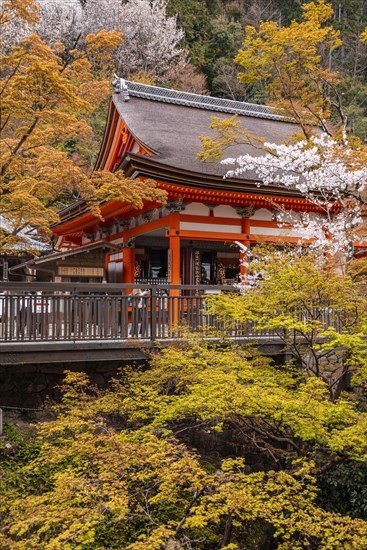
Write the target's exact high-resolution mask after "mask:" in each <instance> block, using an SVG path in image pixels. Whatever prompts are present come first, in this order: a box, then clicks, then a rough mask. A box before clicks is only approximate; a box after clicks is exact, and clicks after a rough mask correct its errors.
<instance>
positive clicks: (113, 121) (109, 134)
mask: <svg viewBox="0 0 367 550" xmlns="http://www.w3.org/2000/svg"><path fill="white" fill-rule="evenodd" d="M121 123H122V124H123V125H125V126H126V128H127V129H128V132H129V134H130V135H131V136H132V137H133V138H134V140H135V141H136V143H137V144H138V145H139V146H140V147H142V148H143V149H145V150H146V151H147V153H148V154H150V155H156V154H157V151H154V150H153V149H152V148H151V147H149V146H148V145H147V144H145V143H144V142H143V141H141V139H139V138H138V137H137V136H136V135H135V134H134V132H132V131H131V129H130V128H129V126H128V125H127V124H126V122H125V120H124V118H123V117H122V116H121V113H120V112H119V110H118V109H117V107H116V105H115V102H114V100H113V97H111V98H110V101H109V104H108V114H107V121H106V125H105V129H104V133H103V138H102V144H101V147H100V150H99V153H98V157H97V160H96V162H95V165H94V168H93V170H94V171H96V170H106V169H108V163H107V160H108V158H109V155H110V152H111V150H112V148H113V144H114V143H115V142H116V140H117V139H118V135H117V134H118V132H119V129H120V126H121ZM109 164H112V165H113V164H114V163H113V162H112V163H109ZM113 171H114V170H113Z"/></svg>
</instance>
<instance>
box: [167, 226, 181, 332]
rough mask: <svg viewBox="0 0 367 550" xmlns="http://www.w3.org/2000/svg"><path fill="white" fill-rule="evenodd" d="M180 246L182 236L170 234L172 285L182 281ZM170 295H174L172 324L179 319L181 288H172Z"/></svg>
mask: <svg viewBox="0 0 367 550" xmlns="http://www.w3.org/2000/svg"><path fill="white" fill-rule="evenodd" d="M180 248H181V242H180V237H179V236H178V235H177V236H176V235H173V236H170V238H169V255H170V262H171V280H170V283H171V284H172V285H179V284H180V282H181V281H180V261H181V258H180V252H181V250H180ZM169 295H170V296H171V297H172V300H173V304H172V305H173V308H172V324H173V325H176V324H177V323H178V319H179V311H178V306H179V304H178V302H179V298H178V297H179V295H180V290H179V289H172V290H170V292H169Z"/></svg>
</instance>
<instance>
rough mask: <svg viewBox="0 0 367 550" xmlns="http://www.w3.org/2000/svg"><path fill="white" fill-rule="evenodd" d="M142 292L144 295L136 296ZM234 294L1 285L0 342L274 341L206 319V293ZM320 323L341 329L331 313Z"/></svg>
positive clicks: (211, 289)
mask: <svg viewBox="0 0 367 550" xmlns="http://www.w3.org/2000/svg"><path fill="white" fill-rule="evenodd" d="M141 291H144V295H143V296H141V295H138V292H141ZM219 292H238V289H236V288H234V287H232V286H189V285H179V286H178V285H177V286H172V285H171V286H170V285H167V284H166V285H156V284H154V285H146V284H145V285H122V284H120V285H117V284H68V283H3V284H2V286H1V288H0V342H3V343H5V342H6V343H17V342H19V343H22V342H24V343H25V342H56V341H57V342H60V341H74V342H75V341H106V340H107V341H111V340H114V341H116V340H121V341H124V340H125V341H130V340H132V339H138V340H142V341H143V340H170V339H176V338H183V337H185V336H186V335H187V333H188V332H193V331H199V330H200V331H201V332H202V334H203V335H204V336H207V337H210V336H211V335H212V334H213V332H215V333H217V334H218V332H219V333H221V334H223V335H225V336H227V337H231V338H234V339H243V338H250V337H274V336H275V332H272V331H259V330H257V329H256V326H255V325H254V324H253V323H251V322H245V323H241V322H233V320H232V321H228V322H226V321H224V320H222V319H218V318H217V317H216V316H215V315H208V313H207V306H206V297H207V295H208V294H209V293H219ZM323 322H324V323H325V325H328V324H329V326H335V328H337V329H340V327H339V325H338V323H339V319H338V318H337V316H335V314H334V313H332V312H330V314H326V313H325V314H324V318H323Z"/></svg>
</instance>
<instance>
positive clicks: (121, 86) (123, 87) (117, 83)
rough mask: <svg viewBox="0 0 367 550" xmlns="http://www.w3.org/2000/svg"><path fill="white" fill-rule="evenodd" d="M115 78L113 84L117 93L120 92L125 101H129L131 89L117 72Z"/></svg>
mask: <svg viewBox="0 0 367 550" xmlns="http://www.w3.org/2000/svg"><path fill="white" fill-rule="evenodd" d="M113 76H114V77H115V79H114V80H113V81H112V86H113V87H114V90H115V94H120V95H121V96H122V99H123V100H124V101H129V99H130V96H129V90H128V87H127V84H126V80H125V79H124V78H120V77H119V76H117V74H114V75H113Z"/></svg>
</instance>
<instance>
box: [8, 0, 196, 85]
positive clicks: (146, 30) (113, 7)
mask: <svg viewBox="0 0 367 550" xmlns="http://www.w3.org/2000/svg"><path fill="white" fill-rule="evenodd" d="M0 2H1V0H0ZM38 3H39V5H40V19H39V22H38V24H37V25H36V26H35V27H32V26H29V25H26V24H24V22H23V21H20V20H14V21H12V22H10V23H9V24H8V25H7V26H6V28H5V29H4V30H3V36H2V41H3V42H4V45H5V46H4V47H5V49H9V48H10V47H11V46H12V45H14V44H16V43H17V42H19V40H21V39H23V38H25V37H26V36H27V35H29V34H31V33H32V32H36V33H38V34H39V35H40V36H41V38H42V39H43V40H44V41H45V42H46V43H47V44H49V45H52V44H54V43H55V42H62V43H63V44H64V45H65V47H66V49H67V50H68V49H73V48H75V47H79V48H83V47H84V40H85V37H86V36H87V35H88V34H90V33H96V32H99V31H100V30H102V29H105V30H107V31H110V30H118V31H121V32H122V33H123V38H124V40H123V43H122V44H121V46H119V47H118V49H117V51H116V54H115V62H116V70H117V71H118V72H119V73H123V74H124V76H125V77H129V76H130V75H132V74H134V73H136V72H138V71H145V72H148V73H150V74H152V75H154V76H158V77H162V76H163V75H164V74H165V72H166V71H168V70H169V69H171V68H172V67H173V66H174V65H175V63H176V62H177V61H178V60H179V59H181V58H182V57H186V54H185V52H184V51H183V50H182V48H181V46H180V44H181V41H182V39H183V36H184V33H183V30H182V29H180V28H179V27H178V25H177V20H176V17H168V16H167V13H166V9H167V0H128V1H127V2H122V0H83V1H78V0H42V1H41V0H39V2H38Z"/></svg>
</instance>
